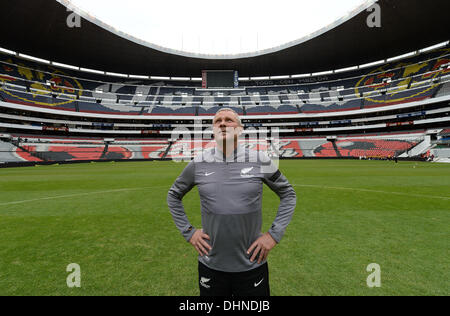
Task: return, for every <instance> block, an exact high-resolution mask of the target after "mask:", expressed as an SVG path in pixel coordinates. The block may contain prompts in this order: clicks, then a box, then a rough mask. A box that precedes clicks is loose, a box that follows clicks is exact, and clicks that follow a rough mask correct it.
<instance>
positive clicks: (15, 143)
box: [10, 140, 48, 161]
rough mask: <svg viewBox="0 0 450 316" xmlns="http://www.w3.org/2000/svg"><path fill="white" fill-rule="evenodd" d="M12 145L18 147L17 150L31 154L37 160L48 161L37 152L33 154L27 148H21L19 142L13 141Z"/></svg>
mask: <svg viewBox="0 0 450 316" xmlns="http://www.w3.org/2000/svg"><path fill="white" fill-rule="evenodd" d="M10 143H11V144H13V145H14V146H16V147H17V148H19V149H20V150H22V151H24V152H26V153H28V154H30V155H31V156H33V157H35V158H38V159H40V160H42V161H48V160H47V159H46V158H45V157H44V156H43V155H40V154H39V153H37V152H32V151H30V150H28V149H27V148H25V147H23V146H20V144H19V142H18V141H14V140H11V141H10Z"/></svg>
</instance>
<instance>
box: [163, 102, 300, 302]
mask: <svg viewBox="0 0 450 316" xmlns="http://www.w3.org/2000/svg"><path fill="white" fill-rule="evenodd" d="M242 131H243V126H242V123H241V120H240V118H239V115H238V114H237V113H236V112H235V111H234V110H232V109H229V108H223V109H221V110H219V111H218V112H217V113H216V115H215V116H214V119H213V133H214V139H215V142H216V147H215V148H212V149H208V150H205V151H203V152H202V153H201V154H199V155H198V156H197V157H195V158H194V160H192V161H191V162H190V163H189V164H188V165H187V166H186V168H185V169H184V170H183V172H182V173H181V175H180V176H179V177H178V178H177V179H176V181H175V182H174V184H173V185H172V187H171V188H170V190H169V193H168V195H167V204H168V206H169V209H170V212H171V214H172V217H173V219H174V221H175V224H176V227H177V228H178V230H179V231H180V232H181V234H182V235H183V237H184V238H185V239H186V241H188V242H189V243H190V244H191V245H192V246H193V247H194V248H195V250H196V251H197V252H198V254H199V256H198V271H199V277H198V279H199V288H200V295H201V296H269V295H270V286H269V270H268V265H267V257H268V255H269V253H270V251H271V250H272V249H273V247H275V246H276V245H277V244H278V243H279V242H280V241H281V238H282V236H283V234H284V232H285V229H286V227H287V225H288V224H289V222H290V221H291V218H292V215H293V213H294V210H295V206H296V200H297V198H296V193H295V191H294V189H293V188H292V186H291V185H290V184H289V182H288V180H287V179H286V178H285V176H284V175H283V174H281V172H280V171H279V170H278V168H277V167H275V165H274V164H273V163H272V162H271V161H270V158H269V157H268V156H267V155H266V154H265V153H262V152H257V151H252V150H249V149H246V148H244V147H243V146H242V145H240V144H239V143H238V139H239V136H240V135H241V133H242ZM263 183H265V184H266V185H267V186H268V187H269V188H270V189H272V190H273V191H274V192H275V193H276V194H277V195H278V196H279V197H280V204H279V207H278V213H277V215H276V217H275V219H274V221H273V223H272V226H271V228H270V229H269V231H268V232H266V233H261V227H262V192H263V190H262V189H263V188H262V187H263ZM194 186H197V187H198V191H199V194H200V202H201V215H202V228H199V229H197V228H195V227H193V226H192V225H191V224H190V222H189V220H188V218H187V216H186V213H185V210H184V207H183V204H182V199H183V197H184V195H185V194H186V193H188V192H189V191H190V190H191V189H192V188H193V187H194Z"/></svg>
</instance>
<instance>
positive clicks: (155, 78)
mask: <svg viewBox="0 0 450 316" xmlns="http://www.w3.org/2000/svg"><path fill="white" fill-rule="evenodd" d="M150 79H152V80H170V77H160V76H150Z"/></svg>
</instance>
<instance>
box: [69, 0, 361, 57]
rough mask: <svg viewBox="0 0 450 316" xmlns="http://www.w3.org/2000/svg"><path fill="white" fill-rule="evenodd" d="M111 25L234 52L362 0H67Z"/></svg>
mask: <svg viewBox="0 0 450 316" xmlns="http://www.w3.org/2000/svg"><path fill="white" fill-rule="evenodd" d="M71 2H72V3H73V4H74V5H76V6H77V7H79V8H80V9H82V10H84V11H86V12H88V13H90V14H92V15H94V16H95V17H96V18H97V19H100V20H101V21H103V22H105V23H107V24H109V25H111V26H113V27H114V28H116V29H118V30H120V31H122V32H124V33H127V34H130V35H132V36H134V37H137V38H139V39H142V40H145V41H147V42H150V43H153V44H157V45H159V46H163V47H167V48H171V49H175V50H181V51H186V52H191V53H202V54H219V55H220V54H227V55H228V54H239V53H248V52H255V51H259V50H263V49H268V48H273V47H276V46H279V45H282V44H286V43H288V42H290V41H293V40H296V39H299V38H302V37H304V36H307V35H309V34H311V33H313V32H315V31H318V30H319V29H321V28H323V27H326V26H328V25H329V24H331V23H333V22H335V21H336V20H338V19H339V18H341V17H343V16H345V15H347V14H348V13H349V12H350V11H352V10H354V9H355V8H357V7H358V6H359V5H361V4H362V3H365V2H367V1H366V0H338V1H337V0H276V1H275V0H226V1H223V0H222V1H220V0H189V1H188V0H160V1H154V0H152V1H149V0H127V1H124V0H95V1H92V0H71Z"/></svg>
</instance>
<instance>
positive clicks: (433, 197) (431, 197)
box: [293, 184, 450, 200]
mask: <svg viewBox="0 0 450 316" xmlns="http://www.w3.org/2000/svg"><path fill="white" fill-rule="evenodd" d="M293 186H294V187H309V188H318V189H331V190H347V191H360V192H370V193H382V194H395V195H404V196H412V197H419V198H429V199H444V200H450V197H449V196H437V195H425V194H411V193H403V192H392V191H380V190H370V189H356V188H344V187H329V186H324V185H311V184H293Z"/></svg>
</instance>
